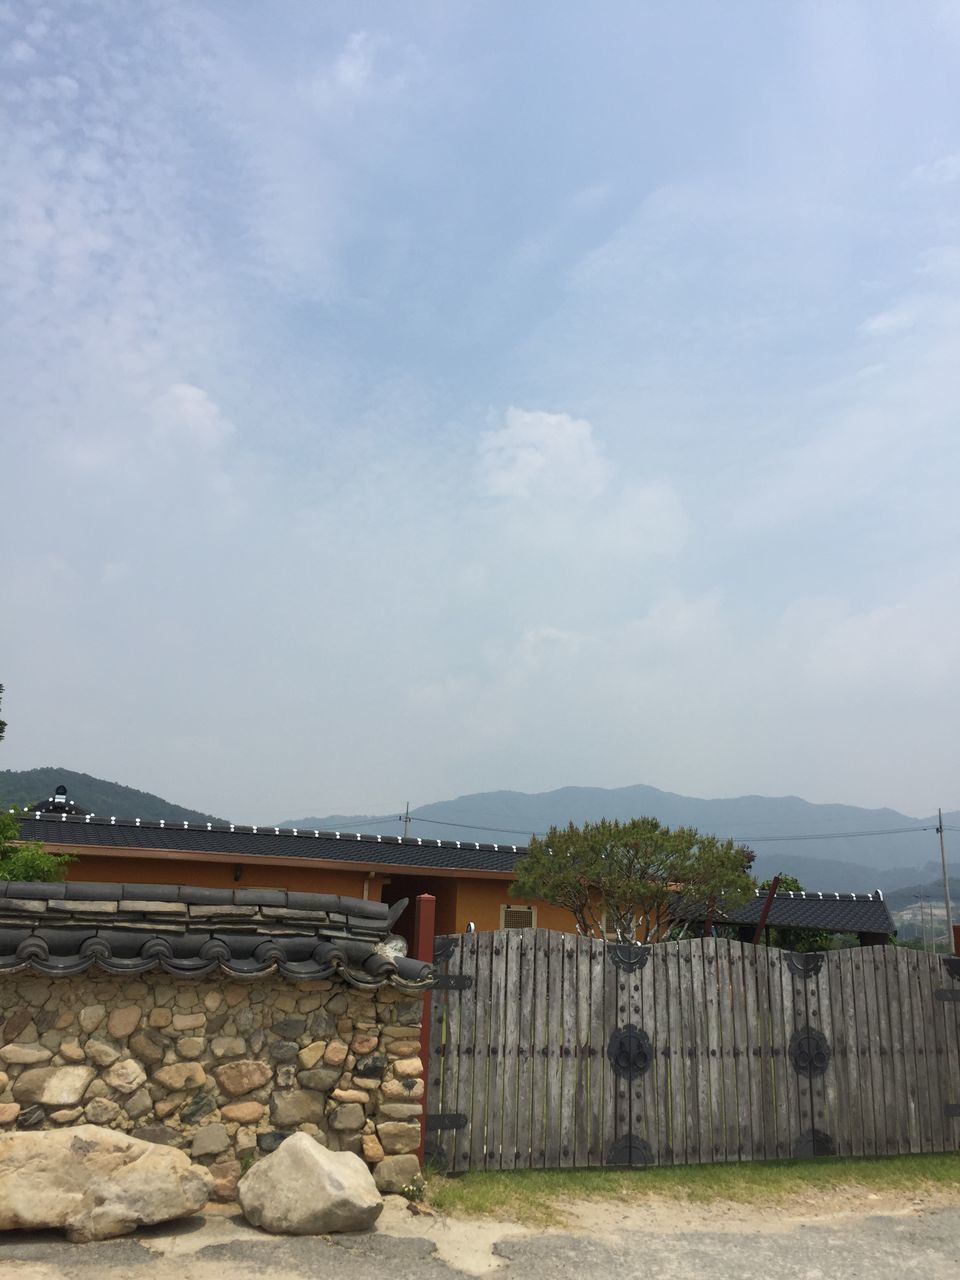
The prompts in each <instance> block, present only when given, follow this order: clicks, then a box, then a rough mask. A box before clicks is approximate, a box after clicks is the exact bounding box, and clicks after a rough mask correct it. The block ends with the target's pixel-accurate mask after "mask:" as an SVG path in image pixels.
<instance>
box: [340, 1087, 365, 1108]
mask: <svg viewBox="0 0 960 1280" xmlns="http://www.w3.org/2000/svg"><path fill="white" fill-rule="evenodd" d="M330 1097H331V1098H332V1099H333V1100H334V1102H359V1103H360V1104H361V1105H362V1104H363V1103H365V1102H369V1101H370V1095H369V1093H366V1092H365V1091H364V1090H363V1089H334V1091H333V1093H332V1094H331V1095H330Z"/></svg>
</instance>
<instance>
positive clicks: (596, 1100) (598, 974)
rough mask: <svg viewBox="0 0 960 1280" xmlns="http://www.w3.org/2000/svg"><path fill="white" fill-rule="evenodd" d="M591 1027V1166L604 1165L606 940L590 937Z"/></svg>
mask: <svg viewBox="0 0 960 1280" xmlns="http://www.w3.org/2000/svg"><path fill="white" fill-rule="evenodd" d="M589 965H590V1027H589V1035H588V1048H587V1063H588V1067H589V1089H588V1093H587V1098H586V1100H585V1102H586V1106H585V1110H588V1111H589V1114H590V1139H589V1146H588V1148H587V1161H586V1163H587V1164H588V1165H591V1166H593V1167H597V1166H600V1165H602V1164H603V1152H604V1146H603V1142H604V1071H603V1068H604V1062H605V1060H606V1059H605V1056H604V1049H605V1047H606V1046H605V1043H604V1029H605V1026H606V1024H605V1021H604V1004H603V1002H604V995H603V982H604V973H605V969H606V966H605V963H604V943H603V942H602V941H601V940H600V939H599V938H591V939H590V953H589Z"/></svg>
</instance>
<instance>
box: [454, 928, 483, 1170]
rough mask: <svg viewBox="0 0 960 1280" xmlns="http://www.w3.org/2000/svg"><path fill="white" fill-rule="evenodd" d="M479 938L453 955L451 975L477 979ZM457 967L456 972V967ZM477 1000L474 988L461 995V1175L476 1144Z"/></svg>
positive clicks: (468, 938)
mask: <svg viewBox="0 0 960 1280" xmlns="http://www.w3.org/2000/svg"><path fill="white" fill-rule="evenodd" d="M480 936H481V935H480V934H468V935H465V936H464V937H463V938H462V940H461V944H460V951H459V954H456V953H455V954H454V956H453V957H452V958H451V961H450V972H451V973H454V972H455V971H458V972H459V973H460V974H461V975H463V976H465V977H469V978H472V979H473V982H474V983H476V978H477V946H478V940H479V938H480ZM455 962H456V964H457V965H458V970H455V968H454V965H455ZM477 1004H478V1001H477V996H476V990H475V988H473V987H471V988H470V990H469V991H465V992H463V993H462V996H461V999H460V1028H459V1035H458V1039H457V1064H458V1066H457V1071H456V1073H455V1080H456V1091H455V1094H454V1107H453V1110H454V1111H456V1112H458V1113H459V1114H460V1115H465V1116H466V1117H467V1123H466V1125H465V1126H464V1128H462V1129H458V1130H456V1131H455V1136H454V1141H453V1143H452V1145H453V1167H454V1169H455V1170H456V1171H457V1172H458V1173H462V1172H465V1171H466V1170H467V1169H469V1168H470V1150H471V1144H472V1141H473V1076H474V1069H475V1066H476V1055H475V1054H474V1044H475V1040H476V1030H477Z"/></svg>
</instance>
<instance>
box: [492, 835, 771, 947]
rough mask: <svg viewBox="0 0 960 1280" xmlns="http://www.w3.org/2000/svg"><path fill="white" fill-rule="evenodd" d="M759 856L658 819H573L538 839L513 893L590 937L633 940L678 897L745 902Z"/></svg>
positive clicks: (518, 871) (524, 860) (644, 933)
mask: <svg viewBox="0 0 960 1280" xmlns="http://www.w3.org/2000/svg"><path fill="white" fill-rule="evenodd" d="M752 861H753V854H752V853H751V852H750V850H749V849H747V848H745V847H744V846H743V845H736V844H734V842H733V841H732V840H721V839H719V838H718V837H717V836H708V835H701V833H700V832H699V831H697V830H695V829H694V828H693V827H677V828H675V829H674V830H671V829H670V828H669V827H665V826H662V825H661V824H660V823H659V822H658V821H657V819H656V818H634V819H632V820H631V821H629V822H619V821H614V822H611V821H608V820H607V819H605V818H604V819H601V820H600V821H599V822H586V823H584V825H583V826H582V827H578V826H576V825H575V824H574V823H572V822H571V823H570V825H569V826H568V827H551V828H550V830H549V831H548V832H547V834H546V835H545V836H543V837H542V838H538V837H536V836H534V837H533V838H532V839H531V841H530V844H529V847H528V851H527V853H525V854H524V855H523V857H522V858H520V860H519V861H518V863H517V866H516V881H515V883H514V884H513V885H512V887H511V893H512V895H513V896H514V897H516V898H540V899H542V900H543V901H545V902H549V903H552V904H553V905H555V906H558V907H564V908H566V910H567V911H569V912H570V913H571V914H572V915H573V918H574V920H575V921H576V925H577V930H578V932H580V933H581V934H584V935H585V936H591V935H592V936H594V937H599V938H602V937H605V936H607V935H608V934H609V933H614V932H615V933H616V935H617V938H618V940H620V941H621V942H630V941H634V940H635V939H636V938H637V936H638V934H639V935H640V936H641V937H646V936H647V934H648V932H649V931H650V927H651V925H652V924H653V922H654V921H659V922H660V923H663V921H664V920H665V919H668V918H669V915H670V907H671V904H672V903H673V902H675V901H676V900H677V898H685V899H687V900H690V901H695V902H705V901H707V900H709V899H711V898H714V897H718V896H719V895H721V894H722V895H723V896H724V898H725V900H726V901H727V902H728V903H729V902H737V901H739V900H743V899H744V898H746V897H747V896H748V895H749V894H750V893H751V892H752V891H753V882H752V880H751V878H750V874H749V867H750V864H751V862H752Z"/></svg>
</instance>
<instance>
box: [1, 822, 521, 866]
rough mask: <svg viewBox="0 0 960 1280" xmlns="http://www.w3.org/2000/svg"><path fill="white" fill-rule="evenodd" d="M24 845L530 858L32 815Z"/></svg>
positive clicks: (278, 830)
mask: <svg viewBox="0 0 960 1280" xmlns="http://www.w3.org/2000/svg"><path fill="white" fill-rule="evenodd" d="M20 833H21V835H22V837H23V839H24V840H40V841H42V842H43V843H44V844H47V845H52V846H61V847H63V846H68V845H69V846H72V847H78V846H79V847H82V846H93V847H98V848H111V849H129V850H130V851H131V853H133V852H136V851H139V850H145V849H163V850H176V851H179V852H182V853H187V854H190V853H196V854H203V853H217V854H224V853H226V854H230V855H231V856H232V857H236V858H257V857H280V858H319V859H322V860H326V861H331V862H358V863H362V862H366V863H375V864H379V865H383V866H392V867H429V868H431V869H442V868H449V869H451V870H463V871H499V872H512V871H513V868H514V864H515V863H516V860H517V858H518V857H519V856H520V854H522V853H523V852H525V850H524V849H522V848H520V847H519V846H517V845H511V844H483V843H479V842H476V841H473V840H422V839H419V838H417V837H416V836H382V835H363V834H362V833H360V832H356V831H314V830H304V829H302V828H296V827H243V826H237V825H234V824H232V823H231V824H230V825H228V826H217V825H215V824H213V823H197V822H190V823H188V822H148V821H146V820H141V819H140V818H97V817H94V816H93V815H92V814H88V815H87V816H86V817H74V816H72V815H70V814H61V815H59V816H58V815H54V814H47V813H41V812H36V811H34V812H31V813H26V814H22V815H21V820H20Z"/></svg>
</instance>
